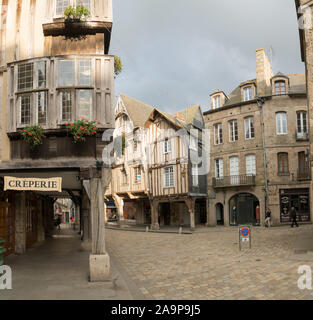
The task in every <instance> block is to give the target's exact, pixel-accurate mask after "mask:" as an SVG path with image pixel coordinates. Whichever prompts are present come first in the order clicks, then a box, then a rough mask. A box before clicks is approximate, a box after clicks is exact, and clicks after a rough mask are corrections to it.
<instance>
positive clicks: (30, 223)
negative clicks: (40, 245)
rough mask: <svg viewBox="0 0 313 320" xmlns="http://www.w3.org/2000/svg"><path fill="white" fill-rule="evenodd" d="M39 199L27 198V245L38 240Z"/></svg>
mask: <svg viewBox="0 0 313 320" xmlns="http://www.w3.org/2000/svg"><path fill="white" fill-rule="evenodd" d="M36 210H37V201H36V198H33V197H31V196H27V198H26V247H27V248H29V247H31V246H32V245H33V244H34V243H35V242H36V241H37V223H38V220H37V211H36Z"/></svg>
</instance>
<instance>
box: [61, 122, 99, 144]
mask: <svg viewBox="0 0 313 320" xmlns="http://www.w3.org/2000/svg"><path fill="white" fill-rule="evenodd" d="M97 120H98V119H95V121H88V120H87V119H84V118H83V117H82V118H81V119H80V120H77V121H74V122H70V123H66V124H65V125H66V127H67V129H68V131H69V132H70V134H71V135H72V136H73V139H74V143H80V142H84V141H86V137H88V136H89V137H92V136H95V135H96V134H97V126H96V121H97Z"/></svg>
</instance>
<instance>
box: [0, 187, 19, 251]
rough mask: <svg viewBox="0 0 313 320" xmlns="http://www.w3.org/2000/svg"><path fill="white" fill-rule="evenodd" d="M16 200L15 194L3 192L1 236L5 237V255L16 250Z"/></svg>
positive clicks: (0, 209)
mask: <svg viewBox="0 0 313 320" xmlns="http://www.w3.org/2000/svg"><path fill="white" fill-rule="evenodd" d="M13 204H14V201H13V195H12V194H7V193H3V194H2V196H1V199H0V238H2V239H4V241H5V242H4V246H5V249H6V252H5V255H9V254H11V253H13V252H14V239H15V235H14V206H13Z"/></svg>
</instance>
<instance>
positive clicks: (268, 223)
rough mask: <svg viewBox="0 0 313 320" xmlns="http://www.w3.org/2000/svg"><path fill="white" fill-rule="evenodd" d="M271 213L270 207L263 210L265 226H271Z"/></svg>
mask: <svg viewBox="0 0 313 320" xmlns="http://www.w3.org/2000/svg"><path fill="white" fill-rule="evenodd" d="M271 215H272V211H271V209H270V208H267V209H266V212H265V227H267V228H270V227H271Z"/></svg>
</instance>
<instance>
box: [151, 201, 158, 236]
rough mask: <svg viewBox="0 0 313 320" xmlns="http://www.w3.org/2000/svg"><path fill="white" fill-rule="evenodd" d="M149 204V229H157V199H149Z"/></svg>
mask: <svg viewBox="0 0 313 320" xmlns="http://www.w3.org/2000/svg"><path fill="white" fill-rule="evenodd" d="M150 205H151V229H152V230H159V229H160V225H159V201H158V200H155V199H153V200H150Z"/></svg>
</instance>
